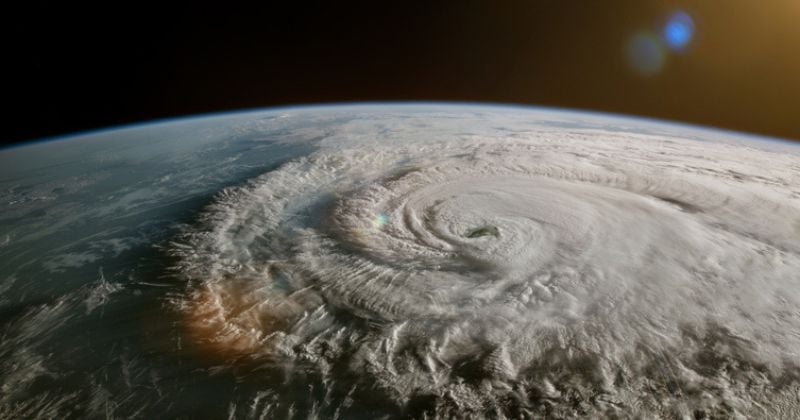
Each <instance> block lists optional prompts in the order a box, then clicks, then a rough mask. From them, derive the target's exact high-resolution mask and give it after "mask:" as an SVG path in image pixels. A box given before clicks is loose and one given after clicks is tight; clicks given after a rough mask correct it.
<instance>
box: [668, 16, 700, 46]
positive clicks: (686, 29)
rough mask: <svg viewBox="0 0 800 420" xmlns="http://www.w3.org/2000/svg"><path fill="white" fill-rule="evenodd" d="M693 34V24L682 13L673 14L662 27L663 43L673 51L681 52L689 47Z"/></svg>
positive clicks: (690, 19) (689, 18)
mask: <svg viewBox="0 0 800 420" xmlns="http://www.w3.org/2000/svg"><path fill="white" fill-rule="evenodd" d="M693 34H694V22H693V21H692V18H691V17H689V15H687V14H686V13H684V12H675V13H673V14H672V16H670V17H669V19H668V20H667V24H666V25H665V26H664V41H665V42H666V43H667V46H669V48H670V49H672V50H675V51H681V50H683V49H684V48H685V47H686V46H687V45H689V42H690V41H691V40H692V35H693Z"/></svg>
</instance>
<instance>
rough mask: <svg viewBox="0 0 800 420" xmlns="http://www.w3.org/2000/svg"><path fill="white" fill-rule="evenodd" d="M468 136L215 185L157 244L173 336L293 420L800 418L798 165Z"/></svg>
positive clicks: (691, 147)
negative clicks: (170, 285)
mask: <svg viewBox="0 0 800 420" xmlns="http://www.w3.org/2000/svg"><path fill="white" fill-rule="evenodd" d="M443 118H444V117H443ZM492 118H495V117H492ZM388 120H389V121H391V120H390V119H388ZM489 120H491V119H489ZM492 122H493V120H492ZM502 122H503V121H500V123H499V124H501V123H502ZM470 123H473V124H475V125H478V123H475V120H474V117H473V119H472V120H469V119H468V120H467V121H466V122H464V121H461V120H459V121H458V124H461V125H460V126H459V127H461V126H465V127H466V128H463V129H459V130H455V129H452V128H448V129H447V130H444V131H436V130H426V129H420V130H411V133H410V134H408V133H406V132H403V133H405V134H403V135H393V134H392V133H393V127H392V126H391V124H390V123H389V122H386V121H383V122H382V124H384V125H381V124H378V125H377V126H376V127H372V126H370V129H369V130H363V129H358V128H359V127H358V126H351V127H349V129H350V130H351V131H348V127H345V128H343V129H341V130H340V131H337V132H336V133H335V134H331V133H326V134H324V135H323V136H322V140H320V141H319V142H318V143H317V145H316V147H315V149H314V150H313V152H311V153H309V154H307V155H305V156H299V157H296V158H294V159H290V160H288V161H286V162H284V163H282V164H281V165H279V166H278V167H276V168H274V169H272V170H269V171H267V172H265V173H263V174H261V175H257V176H254V177H252V178H250V179H248V180H246V181H245V182H242V183H240V184H237V185H232V186H229V187H227V188H224V189H223V190H222V191H220V192H218V193H217V194H216V196H215V197H214V198H213V200H212V201H211V203H210V204H208V205H206V206H205V207H204V208H203V209H202V210H201V211H200V212H199V213H198V214H197V216H196V217H195V218H194V219H193V220H192V221H191V222H189V223H186V224H184V225H183V226H182V227H181V228H180V230H179V232H178V233H176V234H175V235H174V237H172V238H171V239H170V240H169V241H168V245H166V246H165V252H166V253H167V254H168V255H169V256H170V258H171V263H170V264H169V266H168V267H167V268H165V271H166V272H168V273H169V276H170V277H171V278H172V279H173V280H174V281H176V282H177V283H178V284H181V285H183V286H182V287H181V288H180V289H179V290H178V291H176V292H174V293H172V294H171V295H170V297H169V299H168V302H169V307H170V308H171V310H173V311H175V312H176V313H178V314H180V322H179V328H180V330H181V334H182V336H183V346H185V347H189V348H192V349H193V351H195V352H197V353H198V354H201V355H202V356H201V357H204V358H206V359H207V360H208V363H209V364H212V365H214V366H216V367H217V368H218V369H221V370H226V371H230V372H235V374H236V375H239V376H240V377H241V378H242V379H241V380H242V381H247V382H252V383H256V384H258V386H259V387H261V389H262V392H260V393H258V395H257V396H256V397H254V398H253V399H252V400H251V401H250V402H249V403H248V404H250V407H251V408H252V410H253V412H260V413H269V414H270V415H272V416H277V417H284V418H288V417H292V416H299V417H302V418H307V417H308V418H311V417H316V416H320V417H333V418H335V417H340V416H341V417H348V416H356V417H358V416H363V417H368V416H374V417H373V418H378V417H385V416H386V417H413V418H468V417H490V418H530V417H535V418H539V417H551V418H564V417H575V416H583V417H612V418H640V417H647V418H650V417H666V418H688V417H691V416H694V417H695V418H704V416H707V417H713V418H735V417H740V418H745V417H750V416H754V415H756V416H771V417H780V416H781V415H783V416H787V418H789V416H791V415H792V414H791V413H795V414H796V413H797V411H796V407H797V399H798V398H800V396H799V394H798V389H799V388H798V384H799V383H800V353H798V352H800V350H798V349H800V309H798V308H800V288H799V287H798V286H800V283H799V282H800V275H799V274H798V273H800V239H798V238H800V189H798V188H800V165H798V162H797V159H796V156H795V155H791V154H785V153H784V154H782V153H777V152H775V151H770V150H767V149H766V148H760V147H755V146H754V145H748V144H743V143H740V142H733V141H729V142H728V141H714V142H712V141H705V140H703V139H697V138H689V137H682V136H676V135H672V134H669V133H662V132H645V133H636V134H633V133H631V132H629V131H626V130H622V129H620V130H611V129H606V128H603V129H598V128H585V129H575V130H570V129H566V128H563V127H555V128H554V127H544V128H542V127H541V126H537V128H536V129H526V130H517V131H515V130H509V129H506V128H504V127H500V126H498V127H495V126H492V125H491V124H487V123H486V122H485V121H481V122H480V124H479V125H480V127H481V128H480V129H472V128H471V127H470V126H469V124H470ZM403 124H404V126H405V125H406V124H412V125H413V122H412V123H408V122H403ZM376 137H380V141H377V140H376ZM242 404H244V403H242ZM792 407H794V408H792ZM236 409H237V408H236V407H234V409H233V410H234V411H236ZM792 409H794V410H795V411H791V410H792ZM787 413H788V414H787Z"/></svg>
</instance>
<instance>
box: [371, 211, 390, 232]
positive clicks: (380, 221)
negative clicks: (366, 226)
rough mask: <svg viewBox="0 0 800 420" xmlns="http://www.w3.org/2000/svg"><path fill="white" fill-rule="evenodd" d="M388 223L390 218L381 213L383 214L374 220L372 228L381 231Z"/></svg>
mask: <svg viewBox="0 0 800 420" xmlns="http://www.w3.org/2000/svg"><path fill="white" fill-rule="evenodd" d="M388 221H389V218H388V217H387V216H386V215H385V214H383V213H381V214H379V215H377V216H375V218H374V219H372V227H373V228H375V229H380V228H382V227H383V226H384V225H385V224H386V222H388Z"/></svg>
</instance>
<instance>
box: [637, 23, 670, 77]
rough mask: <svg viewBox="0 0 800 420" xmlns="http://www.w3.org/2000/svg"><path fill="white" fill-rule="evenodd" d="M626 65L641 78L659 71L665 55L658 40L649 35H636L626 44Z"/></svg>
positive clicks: (662, 65)
mask: <svg viewBox="0 0 800 420" xmlns="http://www.w3.org/2000/svg"><path fill="white" fill-rule="evenodd" d="M627 55H628V63H629V64H630V66H631V68H633V70H635V71H636V72H637V73H639V74H641V75H643V76H652V75H655V74H657V73H658V72H659V71H661V68H662V67H664V62H665V61H666V54H664V49H663V48H662V47H661V43H660V42H659V40H658V38H656V37H655V36H653V35H652V34H649V33H638V34H636V35H634V36H633V38H631V39H630V41H629V42H628V47H627Z"/></svg>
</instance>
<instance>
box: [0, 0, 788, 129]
mask: <svg viewBox="0 0 800 420" xmlns="http://www.w3.org/2000/svg"><path fill="white" fill-rule="evenodd" d="M112 3H113V4H112ZM676 10H683V11H685V12H686V13H688V14H689V15H690V16H691V17H692V18H693V19H694V21H695V29H696V33H695V37H694V39H693V41H692V43H691V44H690V45H689V47H688V49H687V50H686V51H685V52H684V53H682V54H670V55H668V56H667V59H666V61H665V63H664V65H663V67H662V69H661V71H660V72H658V73H657V74H654V75H650V76H643V75H641V74H638V73H637V72H635V71H634V70H633V69H632V68H631V66H630V65H629V62H628V61H627V59H626V54H625V51H626V45H627V43H628V42H629V40H630V39H631V37H632V36H633V35H635V34H636V33H640V32H642V31H652V32H654V33H656V34H657V33H658V31H659V30H660V28H661V26H662V25H663V22H664V19H665V18H666V17H667V16H668V15H669V14H670V13H672V12H674V11H676ZM2 19H3V26H4V29H3V31H4V32H7V34H6V35H5V36H4V40H3V44H4V45H5V48H4V50H5V52H4V56H5V59H4V60H3V62H4V64H3V66H4V67H5V72H7V74H6V77H4V82H5V84H6V86H5V89H4V100H5V103H6V107H7V109H11V113H10V115H9V118H8V121H7V122H6V124H5V125H6V127H5V130H4V131H3V133H4V134H3V136H4V141H5V142H6V143H10V142H18V141H24V140H27V139H35V138H40V137H44V136H52V135H59V134H65V133H70V132H75V131H79V130H86V129H92V128H99V127H106V126H113V125H118V124H123V123H132V122H138V121H145V120H150V119H154V118H165V117H172V116H181V115H191V114H197V113H205V112H216V111H225V110H234V109H244V108H254V107H266V106H274V105H284V104H302V103H319V102H340V101H384V100H449V101H490V102H511V103H521V104H534V105H552V106H560V107H570V108H583V109H596V110H603V111H610V112H618V113H625V114H635V115H644V116H651V117H656V118H664V119H672V120H677V121H684V122H690V123H698V124H704V125H711V126H718V127H724V128H730V129H735V130H743V131H749V132H755V133H761V134H767V135H773V136H778V137H788V138H794V139H800V24H798V22H800V4H798V3H797V1H796V0H770V1H769V2H758V1H752V0H727V1H725V2H710V1H674V2H673V1H651V2H646V1H641V0H636V1H633V0H619V1H609V2H601V1H588V0H587V1H569V0H558V1H556V0H526V1H505V0H497V1H494V0H492V1H488V0H487V1H471V0H463V1H433V0H431V1H425V2H418V3H414V2H410V1H385V2H381V1H371V2H320V3H315V2H297V1H289V0H286V1H284V2H280V3H279V2H263V3H260V4H259V5H257V6H232V5H229V4H228V5H224V3H223V2H216V3H215V4H205V5H204V4H201V3H198V2H191V3H189V2H180V3H172V4H171V5H170V6H164V3H161V4H160V5H156V4H148V3H143V2H128V3H119V2H107V4H106V5H105V6H97V5H91V6H89V5H76V4H74V3H72V2H42V1H39V2H36V1H33V2H27V3H25V4H24V5H22V6H18V7H15V8H14V9H13V10H12V9H8V10H6V13H4V17H3V18H2Z"/></svg>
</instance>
